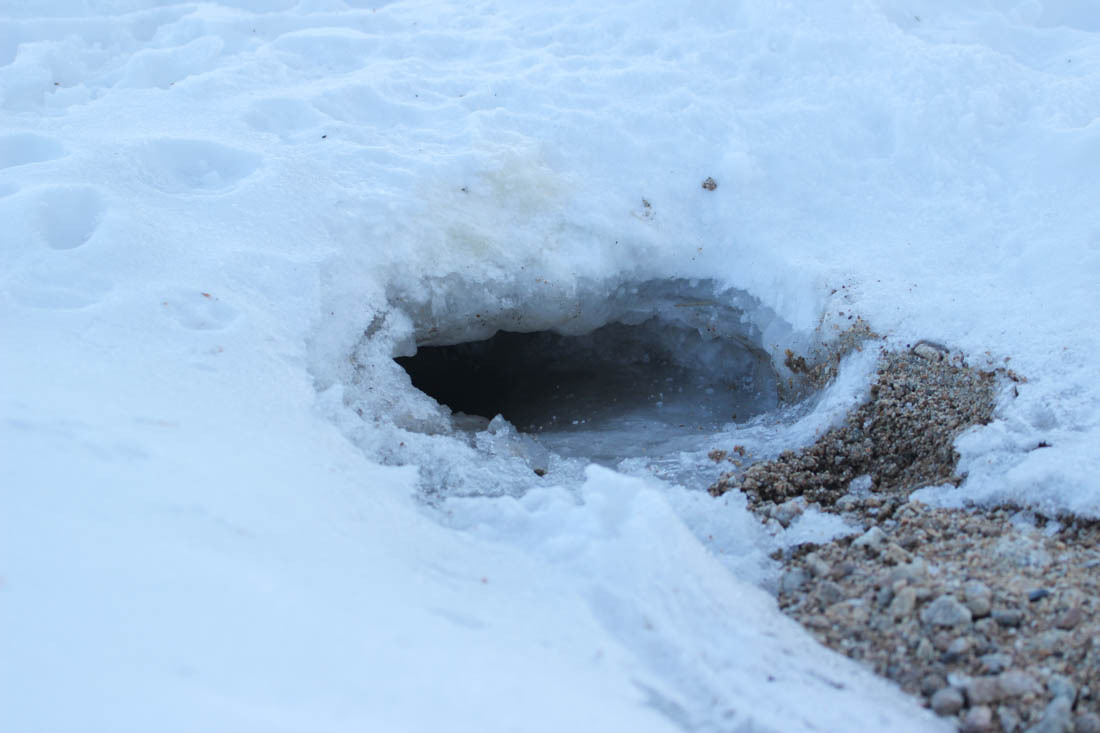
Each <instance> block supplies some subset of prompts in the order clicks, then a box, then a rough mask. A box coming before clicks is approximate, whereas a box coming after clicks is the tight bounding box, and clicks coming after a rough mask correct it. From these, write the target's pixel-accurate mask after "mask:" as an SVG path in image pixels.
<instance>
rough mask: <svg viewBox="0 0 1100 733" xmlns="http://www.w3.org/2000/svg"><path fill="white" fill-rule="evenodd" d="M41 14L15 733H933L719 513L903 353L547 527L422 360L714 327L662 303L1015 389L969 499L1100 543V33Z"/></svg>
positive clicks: (468, 16)
mask: <svg viewBox="0 0 1100 733" xmlns="http://www.w3.org/2000/svg"><path fill="white" fill-rule="evenodd" d="M0 16H4V17H3V18H2V20H3V21H4V22H3V23H0V221H3V223H4V225H3V227H2V228H0V335H2V339H3V344H4V348H3V349H0V414H2V416H3V420H2V421H0V432H2V434H0V461H2V466H3V474H4V480H3V482H2V483H0V495H2V501H3V506H4V511H3V512H2V513H0V615H2V617H0V628H2V629H4V631H2V632H0V657H2V658H4V659H5V660H8V663H6V664H5V665H4V666H3V667H2V668H0V677H2V679H0V681H2V684H0V689H2V690H3V691H4V692H3V693H0V694H2V698H0V709H2V710H3V711H4V712H3V713H2V715H3V720H4V722H5V723H7V724H8V725H7V726H6V727H10V728H13V729H22V728H26V727H28V725H29V721H34V723H35V724H36V725H38V726H39V727H42V728H46V729H53V730H65V729H73V728H76V727H80V728H81V729H138V728H141V729H145V728H150V727H157V728H159V729H171V728H178V729H181V730H183V729H189V730H193V729H196V728H201V729H227V730H235V731H239V730H248V729H257V730H259V729H262V730H271V729H273V728H282V729H287V730H298V729H308V730H317V729H318V728H323V729H332V730H338V729H339V730H343V729H361V728H363V727H364V726H367V727H379V728H384V729H409V730H419V729H423V730H426V729H439V728H448V729H455V728H470V729H474V728H476V729H479V730H485V729H503V728H508V727H517V726H518V727H523V728H524V729H541V728H545V729H551V728H553V729H561V728H563V727H573V728H581V729H597V728H603V729H606V728H609V727H613V728H627V727H629V728H630V729H637V730H647V729H662V728H669V727H676V726H679V727H688V728H700V729H728V728H731V727H737V726H741V727H743V728H745V729H749V728H753V729H756V728H760V729H769V728H770V729H777V730H795V729H805V728H809V727H811V726H816V727H824V728H836V727H840V725H841V724H843V725H844V726H845V727H851V725H853V724H855V725H870V726H871V727H876V728H889V729H891V730H894V729H897V730H901V729H906V728H911V729H921V728H928V727H934V726H935V722H934V721H932V720H930V719H929V718H928V717H926V716H923V714H922V713H921V712H920V711H919V710H918V709H917V708H916V707H915V704H914V703H912V702H910V701H906V700H903V699H902V698H900V696H899V694H898V693H896V692H895V691H892V690H890V689H889V688H887V687H886V686H885V685H883V684H881V683H879V682H877V681H875V680H872V679H869V678H868V677H867V675H865V674H864V673H863V672H861V671H860V670H859V669H858V668H856V667H855V666H853V665H851V664H849V663H847V662H846V661H843V660H839V659H837V658H835V657H834V656H832V655H831V654H828V653H826V652H823V651H821V650H819V649H817V648H816V647H815V646H813V645H812V644H811V643H810V642H809V640H808V637H806V636H805V635H804V634H803V633H802V632H801V631H799V630H798V629H796V628H794V627H793V626H791V625H790V624H788V623H787V622H786V621H785V620H784V619H782V618H781V617H780V616H779V615H778V613H777V611H776V610H775V608H774V605H773V604H772V603H771V602H770V601H769V599H768V598H767V597H766V596H764V595H762V594H761V592H760V591H759V590H758V589H756V588H755V587H754V584H755V583H760V582H764V580H765V578H766V577H767V574H768V570H767V560H766V552H767V551H768V550H769V549H770V547H772V546H773V545H772V544H770V543H772V542H773V540H772V538H769V537H768V536H767V535H765V534H764V532H763V530H762V529H761V528H760V527H759V526H758V525H756V524H755V523H753V522H752V521H751V520H750V518H749V515H748V514H747V512H745V510H744V506H743V504H739V503H738V502H736V500H734V499H732V498H731V499H729V500H728V503H725V504H721V503H719V504H718V505H715V504H714V503H707V502H710V500H709V498H708V497H702V496H699V495H698V494H692V493H691V492H688V491H686V490H685V489H683V488H678V487H677V486H676V485H675V484H677V483H681V481H680V478H679V477H680V476H681V474H682V473H683V471H685V470H689V469H691V468H692V466H695V465H696V464H701V463H703V462H705V461H704V460H703V459H702V457H701V456H703V455H704V454H705V451H706V450H708V449H709V448H711V447H719V446H721V447H727V448H728V447H729V442H730V441H732V440H734V439H736V440H737V441H738V442H740V443H742V444H744V445H746V446H747V447H748V448H749V449H750V450H752V451H753V452H756V453H760V454H762V453H766V452H768V451H775V450H778V448H779V447H780V446H779V444H781V443H784V444H789V443H793V442H798V441H802V442H805V441H808V440H810V439H812V437H813V434H814V433H815V432H816V431H818V430H820V429H822V428H823V427H824V426H825V425H827V424H829V423H830V422H831V421H834V420H835V419H837V417H838V415H840V414H842V413H843V408H844V406H845V405H848V404H851V403H852V401H853V400H855V399H857V398H858V396H859V395H860V394H861V393H862V390H864V389H865V388H866V381H867V380H866V375H868V374H869V373H870V370H871V369H872V368H873V363H871V362H870V361H869V360H868V359H867V358H866V357H857V358H854V359H853V361H852V362H851V363H850V364H849V365H848V366H849V368H848V369H846V370H845V371H844V372H843V376H842V379H841V380H839V381H838V383H837V384H836V385H834V387H833V388H832V390H831V391H830V392H829V393H828V394H826V395H824V396H822V397H821V398H820V401H818V402H816V403H814V404H813V405H811V406H808V407H806V408H804V411H803V412H797V411H794V412H792V413H791V414H790V415H788V416H786V417H784V418H783V419H781V420H779V421H778V422H776V421H772V422H768V421H760V422H755V423H752V424H749V425H745V426H742V427H740V428H736V429H731V431H727V432H723V433H716V434H712V435H710V436H708V437H707V438H706V439H705V440H704V441H703V444H701V445H700V446H699V448H698V451H694V452H691V451H687V452H684V453H685V454H684V455H679V454H676V455H674V456H672V457H665V458H667V460H664V459H662V461H663V462H662V461H656V462H648V463H645V462H643V463H637V464H627V465H624V466H623V467H622V468H623V470H624V471H627V472H630V473H633V474H636V475H635V476H634V477H629V478H628V477H624V476H622V475H620V474H614V473H610V472H608V471H605V470H600V469H585V468H584V467H583V466H576V465H572V464H570V465H563V466H562V467H561V471H560V472H559V474H558V476H557V477H556V478H554V479H553V480H552V481H551V482H549V484H542V485H539V488H537V489H534V490H530V491H528V490H527V489H528V488H530V486H531V481H532V479H531V478H530V471H529V470H528V469H527V468H525V467H523V466H518V465H517V464H515V463H514V462H509V461H506V460H501V461H489V460H487V459H486V455H485V453H484V452H479V451H478V449H477V447H476V444H475V445H471V444H470V443H469V442H468V441H467V440H466V438H464V437H463V435H461V434H459V433H457V432H455V431H454V429H453V425H449V424H448V422H447V416H446V415H445V414H443V413H441V412H440V410H439V408H438V406H437V405H435V404H434V403H433V402H432V401H431V400H429V399H427V398H426V397H425V396H423V395H421V394H418V393H417V392H415V391H414V390H412V389H411V388H410V387H409V384H408V380H407V376H405V375H404V373H403V372H402V371H401V369H400V367H398V366H397V365H396V364H395V363H394V362H393V361H392V357H393V356H395V355H398V354H402V353H409V351H410V349H411V348H412V346H413V344H414V343H415V342H416V341H417V340H420V341H421V342H422V343H426V342H428V341H435V342H439V343H445V342H448V341H454V340H463V339H469V338H475V337H477V336H480V335H488V334H489V332H490V331H491V330H493V329H495V328H498V327H501V326H502V325H504V324H506V323H508V324H514V323H515V324H518V325H519V326H520V327H521V328H522V329H523V330H532V329H557V330H559V331H561V332H564V333H579V332H583V331H585V330H591V329H592V328H595V327H596V326H599V325H602V324H604V323H608V322H611V321H614V320H624V319H629V318H630V317H631V315H630V314H631V309H632V308H641V309H642V313H643V314H646V313H647V314H649V315H653V314H654V313H658V314H663V315H664V316H665V317H667V318H675V317H677V316H676V313H677V311H675V310H674V309H673V308H670V307H666V306H668V305H669V303H671V301H667V300H666V301H662V300H661V298H657V299H656V300H650V301H647V302H646V303H645V304H639V303H637V302H633V301H631V299H630V298H629V297H627V296H629V295H630V292H629V291H630V288H632V287H636V286H638V285H640V284H644V283H651V282H657V281H666V280H668V279H674V280H675V281H677V282H686V283H691V282H692V281H698V282H699V283H707V285H706V286H705V287H707V288H709V294H708V296H707V297H708V298H710V299H714V298H720V299H724V300H722V303H723V304H724V307H726V306H728V307H729V308H731V309H733V310H731V311H730V316H731V317H730V318H728V319H722V322H723V323H726V324H729V326H730V328H731V331H730V334H729V335H730V336H731V337H735V338H739V339H742V340H743V341H745V342H746V343H747V344H748V345H749V346H751V347H752V348H754V349H759V350H760V351H762V352H763V353H765V354H768V355H771V356H772V357H777V356H779V355H781V354H783V353H784V351H785V350H786V349H788V348H791V349H793V350H795V351H802V350H804V349H806V348H808V347H810V346H812V345H814V344H815V343H817V342H818V341H820V340H821V339H823V338H827V337H829V336H830V335H831V334H833V333H835V332H836V331H837V330H839V329H840V328H843V327H845V326H846V325H847V324H849V323H850V322H851V321H850V319H851V318H852V317H854V316H855V315H859V316H862V317H863V318H865V319H867V320H868V321H869V322H870V324H871V325H872V327H874V328H875V329H876V330H878V331H879V332H880V333H882V334H884V335H885V336H886V337H887V338H888V340H889V342H890V343H891V344H892V345H895V346H904V345H905V344H907V343H912V342H915V341H916V340H917V339H921V338H930V339H934V340H936V341H939V342H943V343H946V344H949V345H951V346H953V347H956V348H959V349H961V350H963V351H964V352H965V353H966V354H967V355H968V358H970V360H971V361H972V362H973V363H977V364H981V365H986V364H988V365H989V366H1002V365H1004V363H1005V360H1006V359H1011V361H1009V362H1008V366H1010V367H1011V368H1012V369H1014V370H1015V371H1016V372H1017V373H1019V374H1020V375H1022V376H1025V377H1027V379H1028V381H1027V383H1025V384H1021V385H1019V386H1018V396H1016V395H1013V394H1012V393H1011V391H1006V392H1005V394H1004V397H1003V398H1002V401H1001V404H1000V405H999V408H998V413H997V420H996V421H995V422H994V423H993V424H991V425H990V426H987V427H985V428H982V429H980V430H976V431H974V432H972V433H969V434H967V435H966V436H964V437H963V438H962V439H961V440H960V442H959V448H960V450H961V451H962V453H963V457H964V458H963V460H964V464H963V466H962V468H963V469H964V470H967V471H968V472H969V478H968V480H967V481H966V482H965V483H964V484H963V485H962V486H961V487H960V488H959V489H958V490H957V491H954V490H953V491H952V492H950V494H949V495H948V496H945V497H943V500H945V501H959V500H962V499H965V500H972V501H1001V500H1011V501H1015V502H1019V503H1023V504H1028V505H1032V506H1034V507H1036V508H1041V509H1043V510H1045V511H1050V512H1056V511H1063V510H1070V511H1077V512H1080V513H1085V514H1089V515H1093V516H1097V515H1100V489H1098V487H1097V485H1096V482H1095V480H1094V476H1095V475H1096V473H1097V469H1098V468H1100V454H1098V452H1097V451H1096V449H1095V445H1096V444H1097V438H1098V437H1100V436H1098V431H1100V427H1098V423H1097V414H1100V412H1098V409H1097V408H1098V407H1100V387H1098V386H1097V385H1098V380H1097V364H1098V362H1100V340H1098V339H1100V337H1098V335H1097V332H1096V329H1095V328H1094V327H1093V324H1092V320H1093V316H1094V314H1095V313H1096V312H1097V311H1098V306H1100V302H1098V301H1100V295H1098V291H1097V289H1096V287H1095V284H1096V272H1097V268H1098V266H1100V260H1098V257H1100V228H1098V225H1097V222H1096V218H1095V213H1094V208H1095V201H1096V198H1097V193H1098V191H1097V185H1098V184H1097V183H1096V181H1095V175H1094V172H1095V170H1096V169H1097V166H1098V164H1100V127H1098V124H1100V123H1098V122H1097V120H1098V119H1100V110H1098V106H1100V101H1098V100H1100V40H1098V33H1100V28H1098V27H1097V24H1096V22H1095V19H1094V13H1093V12H1092V10H1091V9H1090V4H1089V3H1085V2H1078V3H1075V2H1070V1H1069V0H1065V1H1063V2H1053V1H1048V2H1039V1H1037V0H1032V1H1030V2H1019V3H1014V2H974V3H968V4H963V5H960V4H958V3H947V2H935V1H934V0H918V1H917V2H910V3H897V2H892V1H891V2H886V1H885V0H883V1H882V2H869V3H861V4H856V5H853V6H851V7H840V6H837V5H836V4H825V5H813V6H807V7H801V6H791V5H789V4H786V3H779V2H754V3H728V4H724V5H722V6H721V7H711V6H701V5H698V4H691V3H684V4H677V3H653V2H640V1H639V2H628V3H619V4H615V5H614V6H613V7H611V6H609V7H607V8H593V7H591V6H590V5H589V4H585V3H570V2H562V3H557V4H553V5H549V6H542V5H531V4H526V3H511V2H504V3H446V2H439V3H429V2H398V3H392V4H385V5H381V6H367V5H366V4H365V3H359V2H351V0H343V1H342V0H302V1H301V2H298V1H296V0H232V1H230V0H224V1H223V2H220V3H181V4H174V5H164V6H158V5H156V4H155V3H150V2H139V1H138V0H133V1H132V2H130V1H128V0H114V1H113V2H110V3H87V2H78V1H77V0H71V1H69V0H66V1H65V2H54V3H34V2H16V3H8V4H7V5H6V6H5V8H4V10H2V11H0ZM708 177H713V178H714V179H715V180H716V181H717V188H716V189H714V190H707V189H705V188H703V187H702V186H701V183H702V181H704V180H705V179H706V178H708ZM690 287H695V286H690ZM619 293H622V294H623V295H622V296H621V297H619V299H618V300H617V299H616V298H617V294H619ZM662 297H664V296H662ZM692 297H695V296H694V295H693V296H692ZM632 302H633V305H632ZM662 303H664V305H662ZM734 311H736V313H734ZM477 314H481V315H482V319H478V318H477V317H476V316H477ZM479 320H483V321H484V322H483V323H478V321H479ZM734 324H736V328H734ZM432 328H435V329H436V333H434V334H429V333H428V330H429V329H432ZM780 362H781V360H777V363H776V368H777V369H779V370H781V364H780ZM360 412H361V413H362V414H360ZM788 417H789V418H790V419H789V420H788V419H787V418H788ZM402 421H403V422H402ZM402 443H404V444H405V445H401V444H402ZM1041 443H1042V444H1049V445H1050V447H1048V448H1043V449H1041V450H1038V449H1037V448H1038V446H1039V445H1040V444H1041ZM382 462H390V463H405V464H406V466H405V467H393V466H390V467H385V466H382V465H379V464H380V463H382ZM696 467H697V466H696ZM699 470H702V469H699ZM521 472H522V473H523V477H522V479H521V477H520V473H521ZM639 476H649V478H644V479H643V478H640V477H639ZM662 476H663V477H664V480H662V479H661V478H660V477H662ZM500 486H510V487H512V488H513V489H517V490H515V491H506V492H503V493H504V494H505V495H503V496H499V497H497V498H493V497H492V496H490V495H493V494H500V493H502V492H499V491H495V490H492V489H493V487H500ZM426 487H427V488H429V489H430V488H431V487H437V488H438V487H451V488H453V487H462V490H461V491H458V492H457V493H458V494H461V495H462V496H450V498H448V496H449V495H448V494H447V493H446V492H444V493H443V494H441V495H438V496H436V497H435V498H434V499H433V501H434V502H435V503H434V504H433V505H432V507H426V506H423V505H421V504H419V503H418V502H417V501H416V500H414V499H413V498H411V497H412V495H413V494H414V493H416V492H423V491H424V490H425V488H426ZM685 523H686V524H685ZM685 526H686V527H690V530H691V531H688V530H687V529H685ZM807 531H808V530H807ZM655 540H659V541H655ZM704 547H706V548H707V549H704ZM708 550H709V553H708ZM715 557H717V558H718V559H719V560H720V562H716V561H715ZM45 680H48V681H49V684H45V683H44V681H45ZM58 699H63V700H65V702H66V705H64V706H61V705H58V704H57V703H56V701H57V700H58ZM830 716H835V717H830Z"/></svg>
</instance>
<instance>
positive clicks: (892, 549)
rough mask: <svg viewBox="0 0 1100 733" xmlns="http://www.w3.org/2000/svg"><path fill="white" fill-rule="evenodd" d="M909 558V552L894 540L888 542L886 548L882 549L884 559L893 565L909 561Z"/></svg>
mask: <svg viewBox="0 0 1100 733" xmlns="http://www.w3.org/2000/svg"><path fill="white" fill-rule="evenodd" d="M909 558H910V555H909V553H908V552H906V551H905V550H903V549H901V546H900V545H898V544H896V543H894V542H888V543H886V548H885V549H884V550H882V559H883V560H884V561H885V562H887V563H889V564H891V565H902V564H903V563H907V562H909Z"/></svg>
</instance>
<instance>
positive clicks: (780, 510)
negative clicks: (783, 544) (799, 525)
mask: <svg viewBox="0 0 1100 733" xmlns="http://www.w3.org/2000/svg"><path fill="white" fill-rule="evenodd" d="M800 514H802V504H801V503H800V502H799V501H798V500H797V499H791V500H790V501H785V502H783V503H782V504H780V505H779V506H777V507H776V508H775V509H773V510H772V518H774V519H775V521H777V522H779V524H781V525H782V526H783V527H789V526H790V525H791V522H792V521H794V518H795V517H797V516H798V515H800Z"/></svg>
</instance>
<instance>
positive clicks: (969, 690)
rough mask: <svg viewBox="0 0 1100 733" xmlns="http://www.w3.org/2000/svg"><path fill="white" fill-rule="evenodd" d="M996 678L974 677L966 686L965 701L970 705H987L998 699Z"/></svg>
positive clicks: (998, 687)
mask: <svg viewBox="0 0 1100 733" xmlns="http://www.w3.org/2000/svg"><path fill="white" fill-rule="evenodd" d="M1000 693H1001V690H1000V686H999V685H998V684H997V678H996V677H975V678H973V679H972V680H970V682H968V683H967V685H966V699H967V700H968V701H969V702H970V704H971V705H987V704H989V703H991V702H996V701H997V700H999V699H1000Z"/></svg>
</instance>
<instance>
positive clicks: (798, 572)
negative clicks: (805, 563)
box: [779, 568, 810, 593]
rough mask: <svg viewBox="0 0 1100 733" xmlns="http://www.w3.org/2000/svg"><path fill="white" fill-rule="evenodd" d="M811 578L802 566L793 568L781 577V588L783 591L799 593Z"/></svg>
mask: <svg viewBox="0 0 1100 733" xmlns="http://www.w3.org/2000/svg"><path fill="white" fill-rule="evenodd" d="M809 579H810V578H809V575H808V574H807V573H806V571H805V570H803V569H802V568H792V569H791V570H788V571H787V572H785V573H783V577H782V578H780V579H779V590H780V592H782V593H797V592H798V591H800V590H802V588H803V587H804V586H805V585H806V581H808V580H809Z"/></svg>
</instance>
